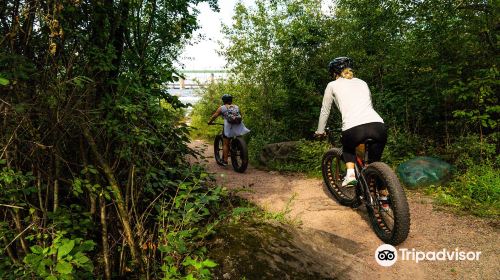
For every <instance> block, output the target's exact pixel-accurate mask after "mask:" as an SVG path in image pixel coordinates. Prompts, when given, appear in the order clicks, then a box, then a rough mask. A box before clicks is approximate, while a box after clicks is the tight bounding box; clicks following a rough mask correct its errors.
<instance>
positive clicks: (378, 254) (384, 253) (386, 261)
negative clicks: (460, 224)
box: [375, 244, 481, 267]
mask: <svg viewBox="0 0 500 280" xmlns="http://www.w3.org/2000/svg"><path fill="white" fill-rule="evenodd" d="M480 256H481V252H474V251H470V252H465V251H459V250H458V248H455V250H448V249H441V250H439V251H428V252H424V251H417V250H415V248H412V249H406V248H400V249H399V250H397V249H396V248H395V247H394V246H392V245H389V244H382V245H380V246H379V247H378V248H377V250H375V260H376V261H377V263H378V264H379V265H381V266H386V267H388V266H392V265H393V264H395V263H396V261H397V260H398V257H399V259H400V260H402V261H414V262H415V263H419V262H420V261H478V260H479V257H480Z"/></svg>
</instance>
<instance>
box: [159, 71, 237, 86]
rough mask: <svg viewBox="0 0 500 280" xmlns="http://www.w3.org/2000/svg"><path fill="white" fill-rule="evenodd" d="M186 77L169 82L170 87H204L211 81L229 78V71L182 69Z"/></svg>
mask: <svg viewBox="0 0 500 280" xmlns="http://www.w3.org/2000/svg"><path fill="white" fill-rule="evenodd" d="M179 72H180V73H181V74H182V75H183V76H184V78H181V77H180V78H179V80H178V81H177V82H173V83H169V84H168V88H174V89H185V88H202V87H205V86H206V85H208V84H210V83H215V82H217V80H224V79H226V78H227V75H228V74H229V72H228V71H227V70H224V69H220V70H180V71H179Z"/></svg>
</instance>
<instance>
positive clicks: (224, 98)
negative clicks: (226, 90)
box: [222, 94, 233, 103]
mask: <svg viewBox="0 0 500 280" xmlns="http://www.w3.org/2000/svg"><path fill="white" fill-rule="evenodd" d="M222 102H224V103H230V102H233V96H232V95H231V94H224V95H223V96H222Z"/></svg>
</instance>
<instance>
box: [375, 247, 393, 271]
mask: <svg viewBox="0 0 500 280" xmlns="http://www.w3.org/2000/svg"><path fill="white" fill-rule="evenodd" d="M375 260H376V261H377V263H378V264H379V265H381V266H391V265H393V264H395V263H396V261H397V260H398V251H397V250H396V248H394V246H392V245H389V244H382V245H380V246H378V248H377V250H376V251H375Z"/></svg>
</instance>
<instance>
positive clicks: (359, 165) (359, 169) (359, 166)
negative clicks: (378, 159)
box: [354, 143, 374, 208]
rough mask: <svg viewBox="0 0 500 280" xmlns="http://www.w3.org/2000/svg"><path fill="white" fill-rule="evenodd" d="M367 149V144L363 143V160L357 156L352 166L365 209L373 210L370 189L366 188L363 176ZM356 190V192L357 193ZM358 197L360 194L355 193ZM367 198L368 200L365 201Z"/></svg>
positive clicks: (366, 160) (366, 184)
mask: <svg viewBox="0 0 500 280" xmlns="http://www.w3.org/2000/svg"><path fill="white" fill-rule="evenodd" d="M368 147H369V144H366V143H365V153H364V159H361V158H360V157H359V156H358V155H356V162H355V164H354V171H355V173H356V178H357V179H358V182H359V183H358V185H359V187H360V188H361V191H362V192H363V195H364V197H365V199H364V200H365V203H366V206H367V207H371V208H373V205H374V203H373V197H372V195H371V194H370V188H369V187H368V183H367V182H366V178H365V176H364V175H363V171H364V170H365V168H366V166H367V164H366V163H367V162H368ZM357 191H358V190H356V192H357ZM357 195H358V196H359V195H360V194H358V193H357ZM366 198H369V199H366Z"/></svg>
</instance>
